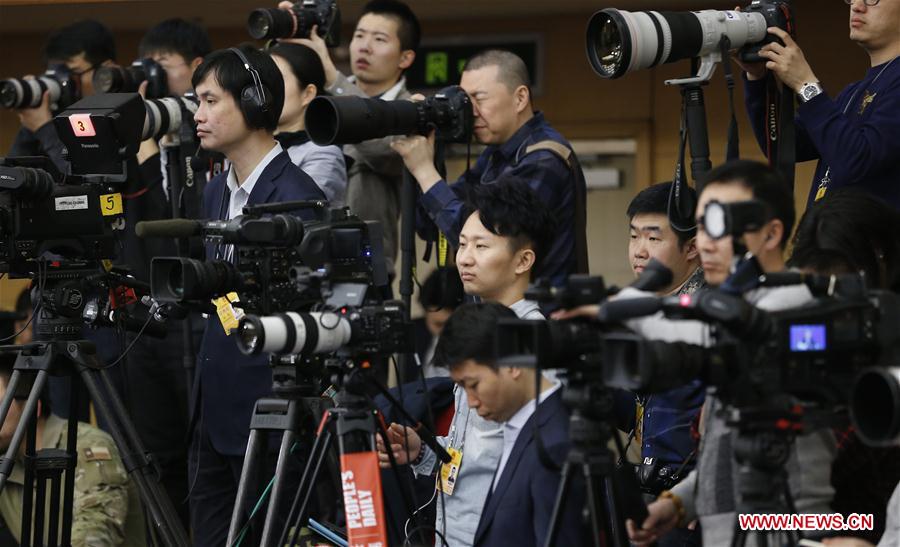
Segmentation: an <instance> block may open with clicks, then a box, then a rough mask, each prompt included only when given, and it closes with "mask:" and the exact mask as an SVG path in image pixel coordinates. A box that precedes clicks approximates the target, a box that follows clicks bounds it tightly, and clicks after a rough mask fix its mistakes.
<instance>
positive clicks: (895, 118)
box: [744, 59, 900, 209]
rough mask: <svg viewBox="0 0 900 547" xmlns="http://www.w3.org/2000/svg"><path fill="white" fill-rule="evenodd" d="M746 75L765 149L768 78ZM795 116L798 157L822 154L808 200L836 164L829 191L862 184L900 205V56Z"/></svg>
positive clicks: (807, 105) (749, 103) (750, 110)
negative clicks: (827, 171) (748, 79)
mask: <svg viewBox="0 0 900 547" xmlns="http://www.w3.org/2000/svg"><path fill="white" fill-rule="evenodd" d="M882 69H885V70H884V72H883V73H882ZM879 74H880V76H879ZM876 78H877V80H876ZM744 80H745V84H744V87H745V100H746V105H747V112H748V114H749V116H750V122H751V124H752V125H753V130H754V132H755V133H756V138H757V140H758V141H759V143H760V146H761V147H762V149H763V151H765V149H766V148H765V146H766V145H765V143H766V138H765V137H766V135H765V131H766V123H765V116H766V114H765V97H766V84H765V80H757V81H752V82H751V81H747V79H746V76H745V77H744ZM845 108H846V114H845V113H844V109H845ZM796 122H797V161H798V162H800V161H808V160H814V159H817V160H819V164H818V165H817V166H816V174H815V177H814V178H813V182H812V187H811V188H810V191H809V197H808V200H807V206H809V204H811V203H812V202H813V201H814V200H815V197H816V191H817V190H818V188H819V182H820V181H821V180H822V177H823V176H824V175H825V170H826V168H827V167H831V172H830V173H829V178H831V182H830V183H829V184H828V189H829V190H830V191H831V190H835V189H837V188H841V187H844V186H854V187H858V188H862V189H864V190H865V191H866V192H869V193H870V194H873V195H875V196H877V197H879V198H881V199H883V200H885V201H886V202H888V203H889V204H891V205H892V206H893V207H894V208H895V209H900V161H897V157H898V156H900V59H894V61H893V63H891V64H890V65H889V66H888V65H887V63H883V64H881V65H878V66H874V67H871V68H870V69H869V70H868V71H867V72H866V77H865V78H863V79H862V80H860V81H858V82H854V83H852V84H850V85H849V86H847V87H845V88H844V90H843V91H841V92H840V94H838V96H837V98H836V99H832V98H831V97H829V96H828V94H827V93H821V94H819V95H818V96H816V97H813V98H812V99H810V100H809V101H808V102H807V103H805V104H802V105H800V108H799V110H798V112H797V118H796ZM826 197H827V194H826Z"/></svg>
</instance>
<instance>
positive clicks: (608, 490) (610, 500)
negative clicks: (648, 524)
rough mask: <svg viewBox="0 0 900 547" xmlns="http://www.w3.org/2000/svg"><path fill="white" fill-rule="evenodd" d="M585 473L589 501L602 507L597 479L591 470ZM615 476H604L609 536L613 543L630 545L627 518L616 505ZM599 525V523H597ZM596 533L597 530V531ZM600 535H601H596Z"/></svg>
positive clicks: (625, 546) (592, 505) (595, 506)
mask: <svg viewBox="0 0 900 547" xmlns="http://www.w3.org/2000/svg"><path fill="white" fill-rule="evenodd" d="M585 475H586V478H587V481H588V484H589V485H590V486H588V503H590V507H592V508H594V510H596V508H598V507H600V505H599V502H600V500H599V499H597V491H596V486H595V485H596V479H595V478H594V477H593V476H591V472H590V471H589V470H586V471H585ZM614 481H615V478H614V475H607V476H605V477H604V478H603V487H604V491H605V494H606V511H607V519H608V520H607V522H608V523H609V526H608V527H609V537H610V538H611V539H612V542H611V543H612V544H613V545H622V546H624V547H627V546H628V536H626V534H625V519H624V516H623V515H622V513H621V512H620V511H619V507H618V506H617V505H616V501H615V500H616V488H615V482H614ZM596 526H597V527H599V525H596ZM595 533H596V532H595ZM596 537H600V536H596Z"/></svg>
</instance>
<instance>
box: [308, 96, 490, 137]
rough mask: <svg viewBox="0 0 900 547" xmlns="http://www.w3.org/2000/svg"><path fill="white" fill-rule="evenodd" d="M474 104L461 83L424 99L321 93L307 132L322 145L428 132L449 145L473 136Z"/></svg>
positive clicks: (310, 110)
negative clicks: (395, 98) (390, 99)
mask: <svg viewBox="0 0 900 547" xmlns="http://www.w3.org/2000/svg"><path fill="white" fill-rule="evenodd" d="M472 120H473V114H472V103H471V101H470V100H469V96H468V95H467V94H466V92H465V91H463V89H462V88H461V87H459V86H449V87H445V88H444V89H442V90H440V91H438V92H437V93H435V94H434V95H432V96H431V97H428V98H427V99H425V100H424V101H417V102H416V101H383V100H381V99H364V98H362V97H322V96H319V97H316V98H315V99H313V100H312V102H311V103H309V107H308V108H307V109H306V131H307V132H308V133H309V137H310V139H312V141H313V142H315V143H316V144H318V145H320V146H325V145H329V144H354V143H359V142H362V141H366V140H369V139H379V138H381V137H386V136H388V135H410V134H413V133H417V134H419V135H427V134H428V133H429V132H430V131H431V130H432V129H435V130H437V138H439V139H441V140H443V141H444V142H448V143H465V142H468V140H469V139H470V138H471V136H472V124H473V121H472Z"/></svg>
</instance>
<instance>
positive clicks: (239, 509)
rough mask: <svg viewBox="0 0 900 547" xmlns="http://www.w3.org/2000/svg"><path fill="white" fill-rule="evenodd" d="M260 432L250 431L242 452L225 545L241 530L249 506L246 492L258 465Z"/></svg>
mask: <svg viewBox="0 0 900 547" xmlns="http://www.w3.org/2000/svg"><path fill="white" fill-rule="evenodd" d="M260 435H261V434H260V432H259V430H257V429H254V430H252V431H250V440H249V441H248V442H247V450H246V452H244V465H243V467H242V468H241V480H240V482H239V483H238V489H237V497H236V498H235V500H234V508H233V509H232V510H231V524H229V525H228V542H227V545H234V542H235V541H236V540H237V535H238V534H239V533H240V531H241V527H242V525H241V523H242V521H243V520H244V515H245V514H247V509H248V508H249V507H250V504H251V502H252V500H251V499H250V496H251V494H249V493H248V490H249V488H250V482H251V480H250V479H251V477H252V476H253V475H254V472H255V471H256V469H257V468H258V467H259V459H260V453H261V452H262V450H261V448H262V447H261V446H260V443H261V441H260Z"/></svg>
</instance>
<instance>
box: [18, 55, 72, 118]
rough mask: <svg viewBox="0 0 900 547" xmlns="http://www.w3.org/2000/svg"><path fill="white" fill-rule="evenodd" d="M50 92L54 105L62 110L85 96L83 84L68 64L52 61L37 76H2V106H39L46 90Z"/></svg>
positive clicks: (53, 106)
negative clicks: (53, 63) (83, 94)
mask: <svg viewBox="0 0 900 547" xmlns="http://www.w3.org/2000/svg"><path fill="white" fill-rule="evenodd" d="M45 91H47V92H49V93H50V109H51V110H52V111H54V112H56V111H59V110H61V109H63V108H66V107H68V106H69V105H71V104H73V103H75V102H76V101H78V100H79V99H80V98H81V89H80V86H79V85H78V84H77V82H76V81H75V78H74V77H73V76H72V71H71V70H69V68H68V67H66V65H63V64H55V65H50V66H49V67H48V68H47V70H46V72H44V73H43V74H41V75H40V76H38V77H37V78H7V79H6V80H0V106H2V107H3V108H35V107H37V106H40V104H41V100H42V99H43V96H44V92H45Z"/></svg>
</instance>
